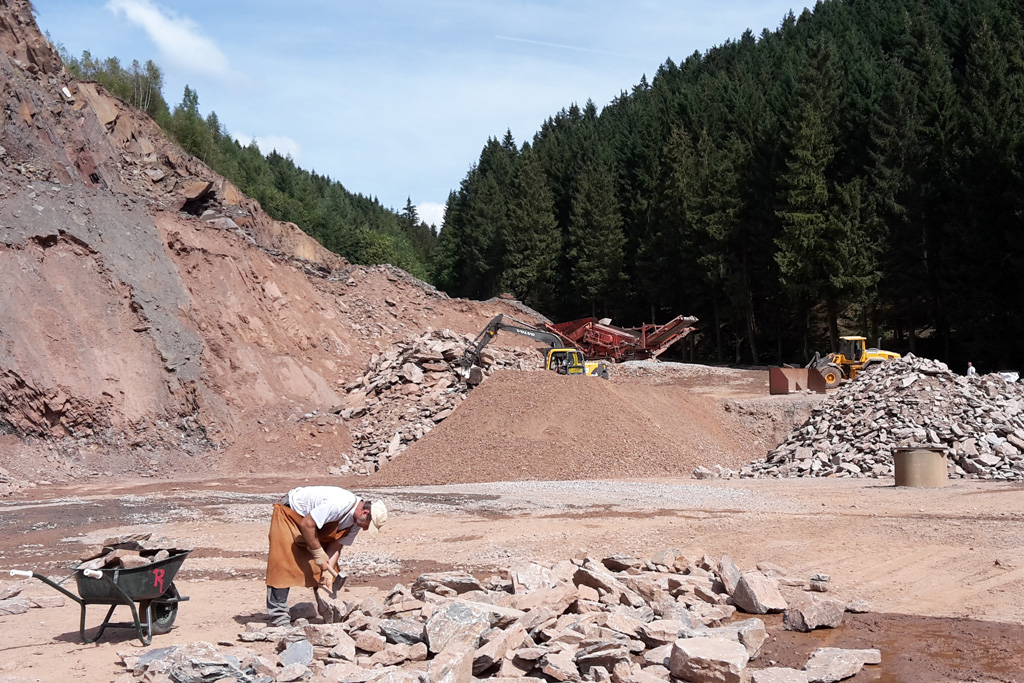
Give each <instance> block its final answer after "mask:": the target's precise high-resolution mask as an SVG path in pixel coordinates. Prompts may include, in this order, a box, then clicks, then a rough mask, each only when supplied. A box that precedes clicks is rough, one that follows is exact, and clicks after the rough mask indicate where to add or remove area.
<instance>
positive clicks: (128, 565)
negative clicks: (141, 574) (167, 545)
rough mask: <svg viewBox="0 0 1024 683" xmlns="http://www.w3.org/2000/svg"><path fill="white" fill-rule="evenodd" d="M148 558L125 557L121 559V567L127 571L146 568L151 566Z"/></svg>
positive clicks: (137, 556)
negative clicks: (148, 565)
mask: <svg viewBox="0 0 1024 683" xmlns="http://www.w3.org/2000/svg"><path fill="white" fill-rule="evenodd" d="M150 563H151V562H150V559H149V558H148V557H142V556H141V555H125V556H123V557H122V558H121V566H122V567H124V568H125V569H135V568H136V567H145V566H146V565H147V564H150Z"/></svg>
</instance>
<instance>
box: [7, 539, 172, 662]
mask: <svg viewBox="0 0 1024 683" xmlns="http://www.w3.org/2000/svg"><path fill="white" fill-rule="evenodd" d="M190 552H192V551H191V550H182V551H178V552H176V553H175V554H174V555H171V556H170V557H167V558H164V559H162V560H158V561H156V562H153V563H151V564H147V565H144V566H142V567H134V568H132V569H122V568H117V569H81V568H79V567H73V569H74V572H75V573H74V574H72V576H74V577H75V581H76V583H77V584H78V595H75V594H74V593H72V592H71V591H69V590H67V589H66V588H64V587H63V586H62V585H61V584H62V583H64V581H67V580H68V579H70V578H71V577H70V576H69V577H67V578H65V579H64V580H63V581H61V582H60V583H58V582H56V581H54V580H52V579H50V578H49V577H46V576H43V575H42V574H37V573H36V572H33V571H22V570H20V569H12V570H11V576H23V577H25V578H32V579H39V580H40V581H42V582H43V583H45V584H46V585H47V586H50V587H51V588H55V589H57V590H58V591H60V592H61V593H63V594H64V595H66V596H68V597H69V598H71V599H72V600H74V601H75V602H77V603H78V604H79V605H80V606H81V607H82V619H81V622H80V623H79V634H80V636H81V638H82V642H83V643H95V642H96V641H98V640H99V639H100V637H101V636H102V635H103V631H104V630H106V628H107V626H115V627H121V628H131V627H132V626H134V627H135V633H136V634H137V635H138V637H139V640H141V641H142V644H143V645H149V644H150V643H151V642H153V635H154V634H157V635H159V634H161V633H167V632H168V631H170V630H171V627H172V626H173V625H174V619H175V617H177V616H178V603H179V602H185V601H186V600H188V598H187V597H183V596H181V595H180V594H179V593H178V589H177V588H176V587H175V586H174V576H175V574H177V573H178V569H180V568H181V563H182V562H184V561H185V558H186V557H188V554H189V553H190ZM136 602H137V603H139V604H138V607H136V606H135V603H136ZM89 605H110V609H109V610H107V616H106V617H104V619H103V623H102V624H100V626H99V630H98V631H96V634H95V635H94V636H93V637H92V638H87V637H86V635H85V610H86V608H87V607H88V606H89ZM118 605H127V606H128V608H129V609H130V610H131V611H132V622H133V623H128V622H122V623H113V624H112V623H110V617H111V615H113V614H114V608H116V607H117V606H118ZM142 617H144V619H143V618H142Z"/></svg>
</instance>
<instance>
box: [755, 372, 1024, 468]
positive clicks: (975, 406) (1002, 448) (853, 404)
mask: <svg viewBox="0 0 1024 683" xmlns="http://www.w3.org/2000/svg"><path fill="white" fill-rule="evenodd" d="M915 447H929V448H941V449H944V450H945V452H946V455H947V461H948V464H949V476H950V477H952V478H961V477H971V478H980V479H1001V480H1019V479H1022V478H1024V386H1022V385H1021V384H1019V383H1014V382H1008V381H1006V379H1004V378H1003V377H1002V376H1001V375H998V374H991V375H984V376H975V377H963V376H960V375H957V374H955V373H953V372H950V370H949V368H948V367H946V365H945V364H944V363H941V362H939V361H934V360H929V359H926V358H918V357H916V356H913V355H912V354H908V355H907V356H905V357H903V358H900V359H898V360H894V361H889V362H887V363H883V364H878V365H875V366H873V367H870V368H869V369H867V370H866V371H864V372H863V373H861V374H860V375H858V377H857V378H856V379H854V380H852V381H850V382H847V383H845V384H844V385H843V386H842V387H841V388H840V389H839V390H838V391H837V392H836V393H834V394H833V395H831V396H829V397H828V398H827V399H826V400H825V401H823V402H822V403H821V405H820V406H818V407H817V408H816V409H815V410H814V411H813V412H812V414H811V416H810V417H809V418H808V419H807V421H806V422H804V423H803V424H802V425H800V427H798V428H797V429H796V430H794V431H793V433H792V434H791V435H790V436H789V438H788V439H786V440H785V441H784V442H783V443H781V444H780V445H779V446H778V447H776V448H775V449H774V450H772V451H770V452H769V453H768V456H767V458H766V459H765V460H764V461H763V462H757V463H753V464H751V465H747V466H746V467H744V468H743V469H741V471H740V476H743V477H830V476H836V477H891V476H893V473H894V468H893V453H894V452H895V451H896V450H897V449H899V448H915Z"/></svg>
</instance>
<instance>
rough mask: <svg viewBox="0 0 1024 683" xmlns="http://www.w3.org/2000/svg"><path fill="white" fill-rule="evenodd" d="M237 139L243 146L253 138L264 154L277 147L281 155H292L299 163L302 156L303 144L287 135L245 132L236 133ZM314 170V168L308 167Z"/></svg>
mask: <svg viewBox="0 0 1024 683" xmlns="http://www.w3.org/2000/svg"><path fill="white" fill-rule="evenodd" d="M234 138H235V140H238V144H240V145H242V146H243V147H244V146H246V145H248V144H249V143H250V142H252V141H253V140H255V141H256V146H257V147H259V148H260V151H261V152H263V154H264V156H265V155H267V154H270V153H271V152H272V151H274V150H275V149H276V150H277V153H278V154H280V155H281V156H289V155H291V157H292V160H293V161H295V162H296V163H298V161H299V159H300V158H301V157H302V145H300V144H299V143H298V142H296V141H295V140H292V139H291V138H290V137H287V136H285V135H247V134H245V133H234ZM306 170H312V169H306Z"/></svg>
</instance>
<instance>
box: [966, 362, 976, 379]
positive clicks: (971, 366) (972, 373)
mask: <svg viewBox="0 0 1024 683" xmlns="http://www.w3.org/2000/svg"><path fill="white" fill-rule="evenodd" d="M977 374H978V371H977V370H975V369H974V363H972V362H970V361H967V376H968V377H974V376H975V375H977Z"/></svg>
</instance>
